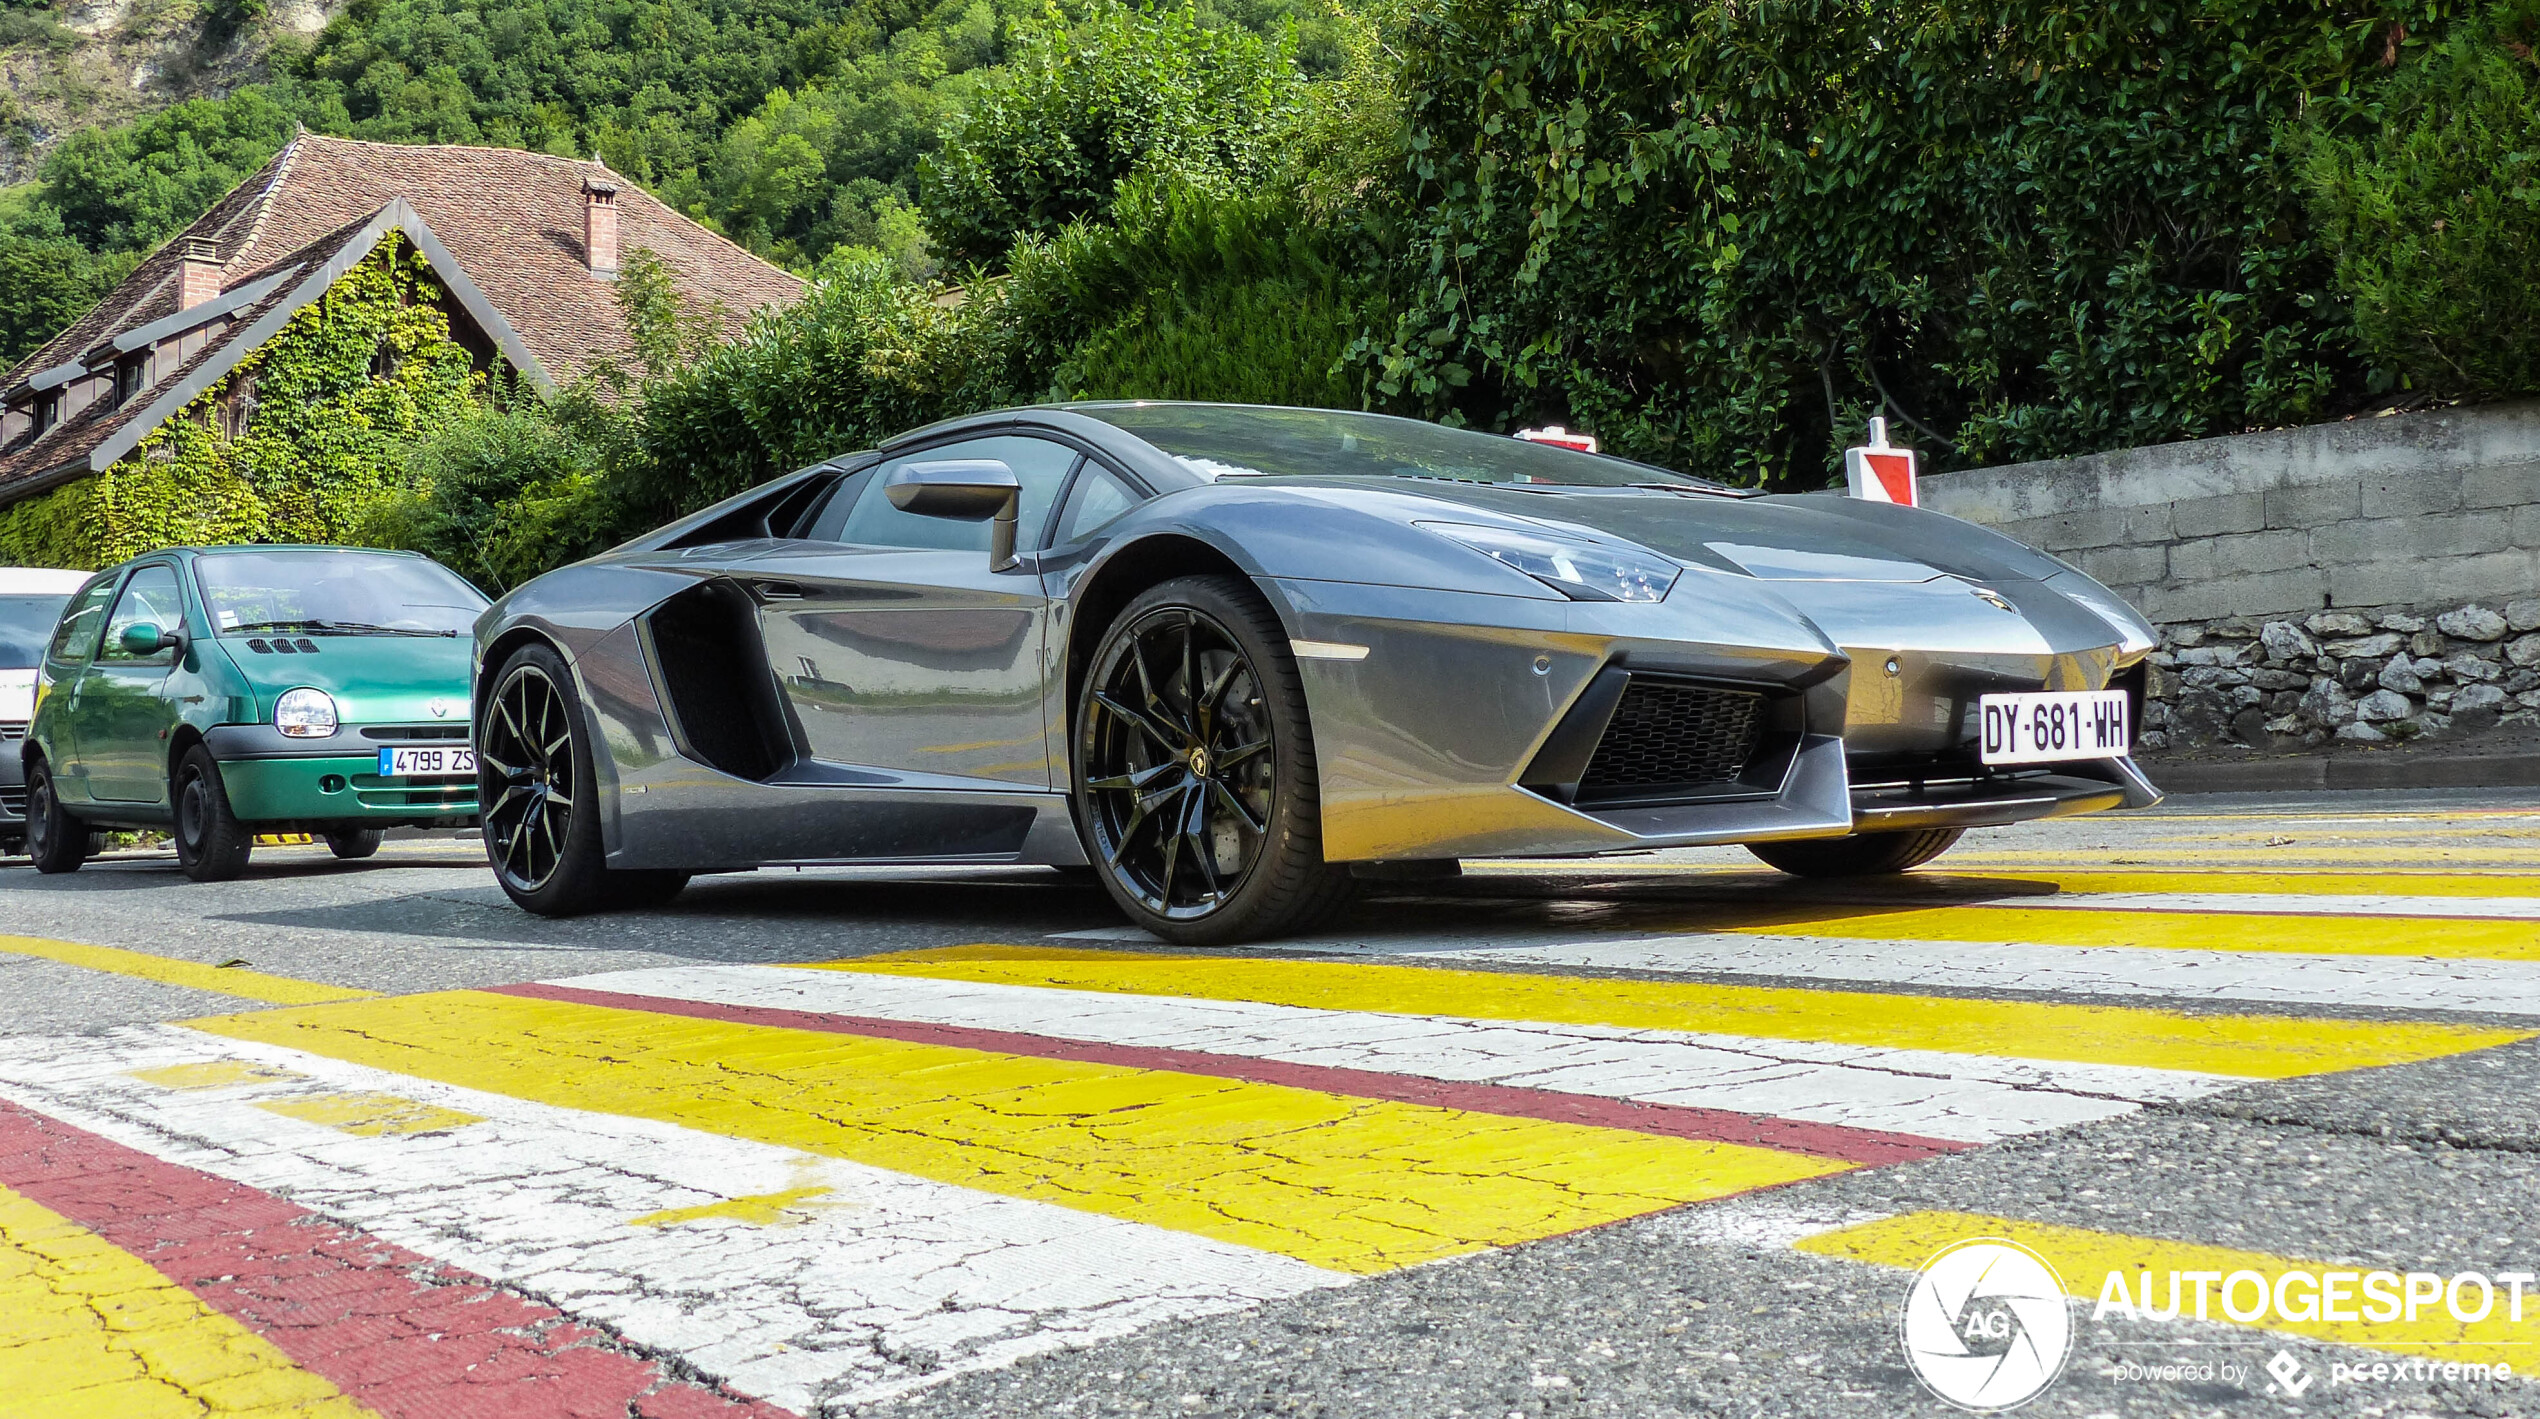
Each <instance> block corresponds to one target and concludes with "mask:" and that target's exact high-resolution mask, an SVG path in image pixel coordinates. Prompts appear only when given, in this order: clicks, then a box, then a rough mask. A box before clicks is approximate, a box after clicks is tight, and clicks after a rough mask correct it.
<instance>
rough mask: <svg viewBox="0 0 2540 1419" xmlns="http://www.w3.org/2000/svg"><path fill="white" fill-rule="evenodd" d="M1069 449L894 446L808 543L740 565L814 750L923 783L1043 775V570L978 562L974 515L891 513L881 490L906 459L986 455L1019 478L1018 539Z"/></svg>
mask: <svg viewBox="0 0 2540 1419" xmlns="http://www.w3.org/2000/svg"><path fill="white" fill-rule="evenodd" d="M1077 457H1078V454H1077V452H1076V450H1075V449H1073V448H1070V447H1068V446H1066V445H1064V444H1060V443H1056V442H1054V441H1051V440H1047V439H1038V438H1030V437H1024V436H1000V437H994V438H980V439H967V440H964V441H962V442H959V443H953V444H944V445H939V446H937V447H934V448H929V449H926V450H924V451H922V452H917V453H910V454H906V455H903V456H902V457H900V458H898V459H895V460H893V461H890V462H887V463H884V464H881V465H879V466H878V467H875V468H873V469H871V470H868V471H867V472H864V473H862V474H859V475H856V476H854V477H851V478H849V479H847V480H845V481H844V482H842V483H841V485H840V487H839V488H838V489H837V491H836V492H835V493H834V494H833V495H832V496H831V498H830V500H829V505H828V506H826V507H824V508H823V509H822V510H821V511H820V512H819V513H817V514H815V515H814V516H813V518H812V520H811V526H810V527H809V528H808V529H807V530H806V539H805V540H803V541H796V542H793V543H791V544H788V545H787V546H786V547H784V548H783V549H781V550H778V551H775V552H773V553H771V554H770V555H769V556H767V557H764V558H760V559H757V560H756V561H754V562H753V563H752V564H750V565H749V566H748V567H746V568H743V569H742V570H741V573H740V574H741V575H742V577H743V579H744V580H745V582H746V583H747V584H748V585H749V587H750V589H751V592H752V594H753V595H754V596H755V597H756V598H757V599H758V602H759V606H760V613H759V615H760V630H761V636H762V639H763V640H764V642H765V644H766V647H767V655H768V659H769V661H770V663H771V666H772V668H773V669H774V670H775V672H776V679H777V683H778V684H779V685H781V686H782V687H783V688H784V693H785V696H786V699H787V701H788V702H789V703H790V705H791V707H792V709H793V712H794V716H795V719H796V721H797V722H798V723H799V724H800V725H801V726H802V732H803V737H804V739H805V740H806V741H807V743H808V745H809V747H810V750H811V755H812V757H813V758H815V759H819V760H822V761H824V762H827V763H830V764H836V765H844V766H851V767H855V768H860V769H869V770H876V771H879V774H880V775H881V776H882V777H883V779H884V780H885V781H890V782H902V783H908V784H911V785H913V786H919V787H944V788H962V787H1001V788H1030V789H1047V788H1049V787H1051V786H1052V783H1053V782H1054V775H1053V770H1052V767H1051V763H1050V752H1049V748H1048V726H1047V725H1046V723H1045V722H1044V720H1043V716H1042V698H1043V696H1042V690H1043V683H1044V677H1045V676H1046V675H1047V674H1048V673H1049V670H1048V665H1047V655H1046V652H1045V647H1044V639H1045V637H1044V630H1045V628H1046V625H1047V622H1048V603H1047V601H1046V599H1045V598H1044V597H1043V595H1042V593H1041V585H1040V578H1039V577H1037V576H1035V575H1034V574H1032V572H1030V571H1029V570H1027V569H1025V568H1022V567H1016V568H1012V569H1009V570H1006V571H991V570H990V569H989V565H988V536H989V526H988V524H987V523H986V522H984V521H982V522H962V521H954V520H950V519H946V518H939V517H921V516H918V515H916V514H914V513H907V512H902V511H901V510H899V509H898V508H895V507H893V506H892V505H891V503H890V500H889V498H888V497H887V496H886V495H885V494H884V492H883V488H884V485H885V482H886V481H887V480H888V479H889V477H890V475H891V474H892V473H893V472H894V471H896V470H897V469H899V468H901V467H904V466H906V465H907V464H910V463H931V462H938V461H949V460H956V459H995V460H997V461H999V462H1001V463H1004V464H1005V465H1006V466H1007V467H1009V468H1011V469H1013V470H1014V474H1015V477H1016V479H1017V481H1019V482H1020V483H1021V484H1022V495H1021V500H1020V508H1019V510H1018V514H1017V522H1018V527H1019V531H1018V534H1017V539H1018V543H1019V545H1020V546H1021V547H1022V548H1024V549H1026V550H1029V549H1031V548H1033V547H1037V546H1038V545H1040V534H1041V533H1042V531H1043V530H1044V529H1045V527H1046V525H1047V523H1048V521H1049V511H1050V505H1051V503H1052V502H1053V501H1055V500H1056V498H1057V496H1058V494H1059V491H1060V490H1061V489H1062V488H1063V487H1064V486H1065V484H1066V481H1067V475H1068V473H1069V472H1070V470H1072V469H1073V468H1074V467H1075V464H1076V460H1077Z"/></svg>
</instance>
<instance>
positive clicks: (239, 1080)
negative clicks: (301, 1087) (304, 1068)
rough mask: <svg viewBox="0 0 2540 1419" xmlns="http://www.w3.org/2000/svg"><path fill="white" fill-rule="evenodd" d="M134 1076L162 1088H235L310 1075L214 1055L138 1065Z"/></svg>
mask: <svg viewBox="0 0 2540 1419" xmlns="http://www.w3.org/2000/svg"><path fill="white" fill-rule="evenodd" d="M132 1077H133V1078H135V1079H138V1080H140V1081H141V1082H142V1083H144V1084H156V1085H158V1086H159V1087H160V1088H162V1089H232V1088H236V1087H237V1086H238V1085H241V1084H285V1083H289V1082H290V1081H292V1080H294V1079H305V1078H307V1077H308V1076H307V1075H304V1074H297V1073H294V1072H292V1071H291V1070H288V1069H284V1068H282V1067H281V1066H280V1065H274V1064H251V1063H249V1062H247V1061H246V1060H243V1059H215V1060H211V1061H208V1062H206V1063H202V1064H170V1065H166V1066H164V1067H162V1068H158V1069H136V1070H133V1071H132Z"/></svg>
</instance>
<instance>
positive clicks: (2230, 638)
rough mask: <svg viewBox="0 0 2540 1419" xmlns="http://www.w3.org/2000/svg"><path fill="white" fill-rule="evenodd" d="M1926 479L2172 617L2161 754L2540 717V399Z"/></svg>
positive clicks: (2153, 725) (2166, 634)
mask: <svg viewBox="0 0 2540 1419" xmlns="http://www.w3.org/2000/svg"><path fill="white" fill-rule="evenodd" d="M1922 497H1923V502H1924V504H1925V505H1926V506H1929V507H1932V508H1935V509H1937V510H1939V511H1942V512H1946V513H1950V514H1952V515H1954V516H1958V517H1964V518H1967V519H1969V520H1971V521H1975V522H1980V523H1983V524H1985V525H1987V526H1990V527H1993V528H1996V529H1998V530H2000V531H2002V532H2005V533H2008V534H2010V535H2011V536H2013V537H2017V538H2019V539H2020V540H2022V541H2024V542H2027V543H2029V544H2030V545H2031V546H2035V547H2041V548H2043V549H2045V550H2046V551H2049V552H2053V553H2055V554H2056V555H2057V556H2060V557H2062V558H2064V559H2065V560H2067V561H2069V562H2072V563H2074V564H2075V565H2077V566H2079V567H2081V568H2082V569H2083V570H2084V571H2087V572H2089V573H2090V574H2091V575H2092V576H2094V577H2097V578H2098V579H2099V580H2100V581H2103V582H2105V583H2107V584H2108V585H2109V586H2110V587H2111V588H2113V589H2114V590H2116V591H2117V592H2118V593H2120V594H2121V595H2123V596H2125V597H2126V598H2127V599H2128V600H2130V601H2132V602H2133V603H2134V604H2135V605H2136V606H2138V607H2140V608H2142V610H2143V612H2144V614H2146V615H2147V616H2149V617H2150V618H2151V619H2152V620H2153V622H2154V623H2155V624H2157V625H2158V626H2159V627H2160V628H2161V633H2162V641H2163V645H2162V649H2161V651H2160V652H2159V653H2158V654H2156V655H2155V656H2154V657H2153V663H2154V665H2155V667H2156V673H2155V675H2154V676H2153V682H2152V690H2153V699H2154V703H2153V704H2151V705H2150V706H2148V707H2147V709H2146V711H2145V714H2144V726H2145V733H2144V739H2143V746H2144V747H2145V748H2146V749H2148V750H2158V749H2164V748H2170V749H2180V748H2198V747H2203V746H2208V745H2225V744H2239V745H2244V746H2248V747H2251V748H2259V749H2289V748H2300V747H2306V746H2317V745H2322V744H2326V743H2328V742H2330V741H2331V740H2332V739H2342V740H2351V741H2360V742H2364V743H2379V742H2386V741H2389V740H2393V739H2408V738H2416V737H2420V736H2466V735H2472V734H2476V733H2478V732H2480V731H2484V730H2487V729H2490V728H2492V727H2494V726H2496V725H2499V724H2514V723H2531V722H2534V721H2535V720H2540V403H2534V404H2510V405H2491V406H2487V407H2483V408H2477V409H2445V410H2435V411H2430V412H2426V413H2419V414H2401V415H2394V416H2391V417H2388V418H2382V419H2364V420H2356V421H2353V422H2349V423H2342V424H2321V425H2314V426H2312V427H2308V428H2301V429H2287V430H2279V431H2276V432H2271V433H2263V434H2243V435H2238V436H2234V437H2230V438H2217V439H2205V440H2200V441H2197V442H2193V443H2180V444H2165V445H2161V446H2158V447H2153V448H2139V449H2128V450H2125V451H2123V452H2118V453H2106V454H2097V455H2093V456H2091V457H2087V458H2074V459H2066V460H2061V461H2058V462H2052V463H2026V464H2013V465H2009V466H2006V467H2001V468H1984V469H1975V470H1971V471H1968V472H1964V473H1950V474H1941V475H1936V476H1933V477H1929V478H1926V479H1924V480H1923V488H1922Z"/></svg>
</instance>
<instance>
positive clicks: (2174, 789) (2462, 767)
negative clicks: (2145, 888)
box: [2143, 753, 2540, 793]
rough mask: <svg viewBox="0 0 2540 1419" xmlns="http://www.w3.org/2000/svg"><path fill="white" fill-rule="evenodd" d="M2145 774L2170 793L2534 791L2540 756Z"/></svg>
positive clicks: (2239, 765)
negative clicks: (2378, 790) (2425, 789)
mask: <svg viewBox="0 0 2540 1419" xmlns="http://www.w3.org/2000/svg"><path fill="white" fill-rule="evenodd" d="M2143 770H2144V772H2145V773H2146V774H2147V775H2149V776H2150V778H2151V780H2152V782H2154V783H2155V784H2158V785H2159V786H2160V787H2161V790H2162V791H2163V792H2165V793H2271V792H2278V791H2285V790H2295V791H2298V790H2303V789H2322V790H2333V789H2371V788H2529V787H2534V786H2540V754H2447V755H2434V754H2425V755H2418V754H2406V755H2400V754H2370V753H2365V754H2354V755H2327V754H2305V755H2299V756H2291V757H2286V758H2281V759H2203V760H2198V759H2179V760H2168V761H2163V760H2153V761H2149V762H2147V763H2145V764H2144V765H2143Z"/></svg>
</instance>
